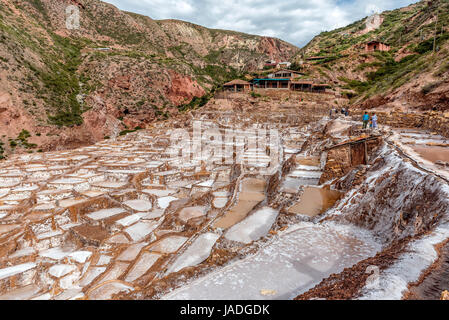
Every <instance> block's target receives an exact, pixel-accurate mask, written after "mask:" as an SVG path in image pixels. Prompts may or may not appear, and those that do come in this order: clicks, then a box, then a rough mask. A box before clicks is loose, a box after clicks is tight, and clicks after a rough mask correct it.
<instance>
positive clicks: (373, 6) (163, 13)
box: [104, 0, 416, 46]
mask: <svg viewBox="0 0 449 320" xmlns="http://www.w3.org/2000/svg"><path fill="white" fill-rule="evenodd" d="M104 1H106V2H109V3H112V4H113V5H115V6H117V7H118V8H120V9H122V10H127V11H132V12H137V13H140V14H144V15H147V16H149V17H151V18H153V19H181V20H185V21H189V22H193V23H197V24H200V25H203V26H205V27H208V28H216V29H230V30H235V31H241V32H246V33H251V34H258V35H265V36H273V37H278V38H280V39H283V40H286V41H288V42H291V43H293V44H295V45H297V46H304V45H305V44H307V42H308V41H310V40H311V39H312V38H313V36H315V35H317V34H318V33H320V32H321V31H325V30H332V29H335V28H340V27H344V26H345V25H348V24H350V23H352V22H354V21H356V20H359V19H362V18H364V17H366V16H368V15H371V14H372V13H373V11H374V12H382V11H384V10H392V9H395V8H399V7H403V6H406V5H409V4H411V3H413V2H416V0H370V1H369V2H368V3H367V1H366V0H280V1H272V0H104Z"/></svg>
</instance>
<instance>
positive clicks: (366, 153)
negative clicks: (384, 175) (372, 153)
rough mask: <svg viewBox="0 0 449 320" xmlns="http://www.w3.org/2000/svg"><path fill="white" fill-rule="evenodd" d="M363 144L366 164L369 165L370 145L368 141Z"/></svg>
mask: <svg viewBox="0 0 449 320" xmlns="http://www.w3.org/2000/svg"><path fill="white" fill-rule="evenodd" d="M363 144H364V145H365V165H367V164H368V161H369V159H368V146H367V144H366V141H365V142H364V143H363Z"/></svg>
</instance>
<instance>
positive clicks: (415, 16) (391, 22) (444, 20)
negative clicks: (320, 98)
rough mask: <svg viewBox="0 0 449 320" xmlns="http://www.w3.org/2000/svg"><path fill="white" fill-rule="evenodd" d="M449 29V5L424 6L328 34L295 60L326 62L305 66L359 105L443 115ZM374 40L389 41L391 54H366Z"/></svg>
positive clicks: (448, 92) (448, 90)
mask: <svg viewBox="0 0 449 320" xmlns="http://www.w3.org/2000/svg"><path fill="white" fill-rule="evenodd" d="M437 16H438V21H437V18H436V17H437ZM448 27H449V1H448V0H435V1H420V2H418V3H416V4H413V5H411V6H409V7H405V8H401V9H397V10H393V11H386V12H384V13H382V14H380V15H379V16H378V17H368V18H366V19H362V20H360V21H357V22H355V23H353V24H351V25H349V26H347V27H344V28H340V29H337V30H334V31H330V32H323V33H321V34H320V35H318V36H317V37H315V38H314V39H313V40H312V41H311V42H310V43H309V44H308V45H307V46H306V47H305V48H304V49H303V50H302V52H301V54H299V55H297V57H296V58H295V60H296V62H300V61H306V60H304V59H305V58H307V57H311V56H323V57H326V58H325V59H323V60H321V61H315V62H311V63H310V64H308V65H307V64H306V65H305V67H306V70H307V71H308V72H309V73H310V74H311V75H314V76H316V77H322V78H324V79H326V80H327V81H329V82H331V83H333V85H334V87H335V88H336V91H337V92H338V93H341V94H343V95H346V96H348V97H349V98H351V102H352V103H353V104H354V105H360V106H363V107H376V106H380V105H382V106H386V107H392V108H404V107H403V106H407V108H412V109H413V108H418V109H421V110H426V109H434V110H441V111H444V110H447V109H449V102H448V101H449V82H448V81H449V63H448V55H449V41H448V40H449V34H448V31H449V28H448ZM435 35H436V37H435V43H436V46H435V48H436V52H433V43H434V36H435ZM371 40H377V41H382V42H386V43H387V44H389V45H390V46H391V51H389V52H372V53H368V52H365V50H364V44H365V43H366V42H368V41H371Z"/></svg>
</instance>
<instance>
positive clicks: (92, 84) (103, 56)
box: [0, 0, 298, 152]
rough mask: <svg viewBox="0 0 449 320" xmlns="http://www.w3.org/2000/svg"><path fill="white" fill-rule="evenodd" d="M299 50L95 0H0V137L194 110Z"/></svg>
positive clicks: (111, 125)
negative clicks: (214, 93)
mask: <svg viewBox="0 0 449 320" xmlns="http://www.w3.org/2000/svg"><path fill="white" fill-rule="evenodd" d="M68 5H76V6H78V8H79V12H80V28H79V29H77V30H69V29H67V27H66V8H67V6H68ZM297 52H298V48H296V47H295V46H293V45H290V44H288V43H286V42H283V41H281V40H278V39H273V38H265V37H259V36H252V35H247V34H243V33H238V32H232V31H225V30H211V29H207V28H204V27H201V26H198V25H194V24H191V23H187V22H183V21H176V20H163V21H156V20H153V19H151V18H149V17H145V16H141V15H138V14H134V13H129V12H123V11H120V10H118V9H117V8H115V7H114V6H112V5H110V4H107V3H104V2H101V1H98V0H1V1H0V57H1V58H0V115H1V120H0V121H1V123H0V136H1V138H0V140H1V141H2V142H3V143H4V145H5V146H6V149H8V150H7V151H8V152H13V151H14V150H18V149H20V147H27V146H28V147H29V145H32V146H33V143H35V144H37V145H38V147H37V148H35V149H38V148H42V149H51V148H54V147H55V145H58V146H59V145H60V146H77V145H78V144H84V143H91V142H94V141H98V140H100V139H103V138H104V137H105V136H111V135H116V134H118V133H119V132H120V131H122V130H125V129H134V128H135V127H138V126H144V125H146V124H148V123H150V122H152V121H155V120H158V119H159V120H162V119H165V118H167V117H169V116H170V115H174V114H176V113H177V112H178V111H179V109H181V110H182V109H185V108H187V107H195V106H196V105H199V104H201V103H202V102H204V100H205V99H200V97H203V96H205V95H207V93H208V92H210V91H211V90H213V89H214V88H215V87H216V86H217V85H219V84H221V83H223V82H225V81H227V80H230V79H232V78H234V77H238V76H239V75H240V74H242V73H243V72H246V71H249V70H253V69H257V68H259V67H261V66H262V65H263V63H264V61H265V60H267V59H270V58H271V59H276V60H289V59H290V58H291V57H292V56H294V55H295V54H296V53H297ZM23 130H25V131H27V132H30V135H31V136H30V137H29V138H27V139H28V140H27V141H29V142H27V143H28V145H27V144H26V143H25V144H24V143H23V141H22V140H21V139H18V135H19V134H20V132H22V131H23ZM36 135H38V136H36ZM13 140H14V141H13ZM11 141H13V142H11ZM15 144H16V145H17V146H14V145H15ZM30 150H32V148H30Z"/></svg>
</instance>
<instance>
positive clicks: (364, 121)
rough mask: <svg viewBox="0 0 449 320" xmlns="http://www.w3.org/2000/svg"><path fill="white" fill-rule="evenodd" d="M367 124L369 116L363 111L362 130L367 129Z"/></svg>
mask: <svg viewBox="0 0 449 320" xmlns="http://www.w3.org/2000/svg"><path fill="white" fill-rule="evenodd" d="M368 123H369V114H368V112H366V111H365V114H364V115H363V129H366V128H367V127H368Z"/></svg>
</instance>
